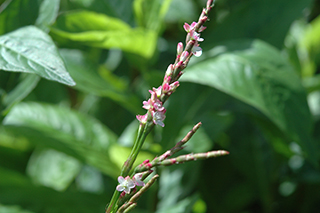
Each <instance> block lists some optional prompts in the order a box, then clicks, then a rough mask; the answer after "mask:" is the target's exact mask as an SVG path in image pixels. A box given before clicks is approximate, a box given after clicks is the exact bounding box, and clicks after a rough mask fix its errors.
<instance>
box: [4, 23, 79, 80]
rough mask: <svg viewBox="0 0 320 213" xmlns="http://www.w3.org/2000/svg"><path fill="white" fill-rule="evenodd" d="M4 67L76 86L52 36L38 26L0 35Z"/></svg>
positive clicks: (6, 69) (7, 69)
mask: <svg viewBox="0 0 320 213" xmlns="http://www.w3.org/2000/svg"><path fill="white" fill-rule="evenodd" d="M0 48H1V55H0V69H2V70H5V71H11V72H26V73H34V74H37V75H40V76H41V77H44V78H46V79H49V80H53V81H58V82H60V83H63V84H67V85H70V86H74V85H75V82H74V81H73V80H72V78H71V77H70V76H69V74H68V72H67V70H66V68H65V66H64V64H63V61H62V59H61V58H60V56H59V53H58V51H57V48H56V47H55V45H54V43H53V41H52V40H51V38H50V37H49V36H48V35H47V34H46V33H44V32H43V31H41V30H39V29H38V28H36V27H34V26H27V27H24V28H20V29H18V30H16V31H14V32H11V33H8V34H6V35H3V36H1V37H0Z"/></svg>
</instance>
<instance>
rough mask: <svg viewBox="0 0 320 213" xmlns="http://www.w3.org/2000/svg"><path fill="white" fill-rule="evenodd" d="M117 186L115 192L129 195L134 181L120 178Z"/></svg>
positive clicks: (128, 178)
mask: <svg viewBox="0 0 320 213" xmlns="http://www.w3.org/2000/svg"><path fill="white" fill-rule="evenodd" d="M118 181H119V183H120V184H119V185H118V186H117V190H118V191H119V192H122V191H124V192H125V193H127V194H129V193H130V190H131V189H132V188H134V187H135V184H134V181H133V180H131V178H130V177H129V176H127V177H126V178H123V177H122V176H119V177H118Z"/></svg>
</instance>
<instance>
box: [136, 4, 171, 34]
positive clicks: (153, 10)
mask: <svg viewBox="0 0 320 213" xmlns="http://www.w3.org/2000/svg"><path fill="white" fill-rule="evenodd" d="M171 1H172V0H154V1H146V0H135V1H134V3H133V8H134V12H135V16H136V19H137V22H138V24H139V26H140V27H143V28H146V29H150V30H153V31H155V32H159V31H160V29H161V27H162V23H163V20H164V17H165V15H166V14H167V11H168V9H169V6H170V3H171Z"/></svg>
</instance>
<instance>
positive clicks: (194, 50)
mask: <svg viewBox="0 0 320 213" xmlns="http://www.w3.org/2000/svg"><path fill="white" fill-rule="evenodd" d="M192 53H193V55H194V56H196V57H199V56H201V55H202V49H201V47H199V46H193V47H192Z"/></svg>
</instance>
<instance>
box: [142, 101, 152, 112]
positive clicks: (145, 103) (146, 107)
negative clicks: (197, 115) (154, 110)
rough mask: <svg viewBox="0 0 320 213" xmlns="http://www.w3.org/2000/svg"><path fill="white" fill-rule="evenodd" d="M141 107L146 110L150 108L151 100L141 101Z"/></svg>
mask: <svg viewBox="0 0 320 213" xmlns="http://www.w3.org/2000/svg"><path fill="white" fill-rule="evenodd" d="M142 103H143V108H145V109H146V110H148V109H150V108H151V107H152V101H151V100H150V99H149V100H148V101H143V102H142Z"/></svg>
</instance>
